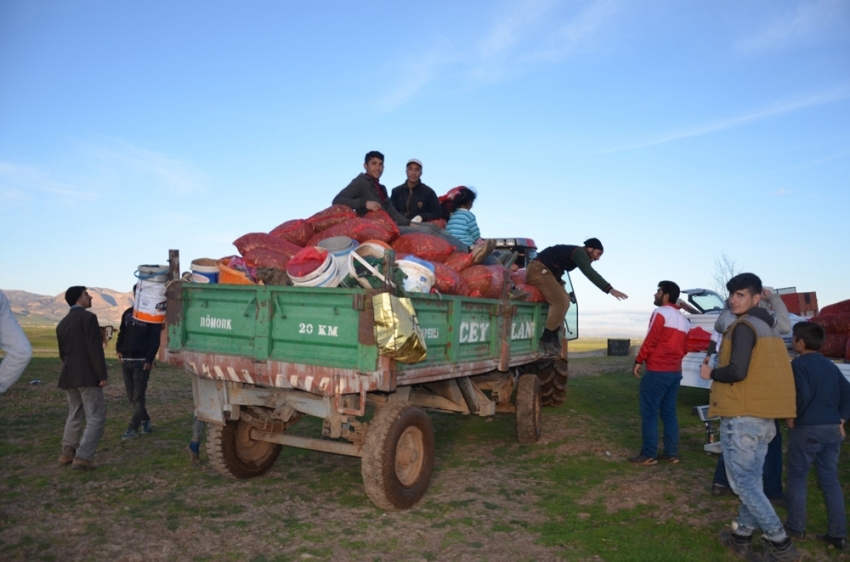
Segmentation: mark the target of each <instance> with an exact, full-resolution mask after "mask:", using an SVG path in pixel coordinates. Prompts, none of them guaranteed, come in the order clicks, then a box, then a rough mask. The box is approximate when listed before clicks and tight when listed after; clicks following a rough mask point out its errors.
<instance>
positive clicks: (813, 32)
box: [737, 0, 850, 55]
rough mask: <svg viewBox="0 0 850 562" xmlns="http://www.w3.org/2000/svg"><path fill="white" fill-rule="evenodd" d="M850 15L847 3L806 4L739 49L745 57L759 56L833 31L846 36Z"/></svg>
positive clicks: (840, 0) (827, 0)
mask: <svg viewBox="0 0 850 562" xmlns="http://www.w3.org/2000/svg"><path fill="white" fill-rule="evenodd" d="M776 5H778V6H784V5H785V4H782V3H779V4H776ZM848 12H850V4H848V3H847V2H846V1H845V0H819V1H803V2H800V3H798V4H797V6H796V8H795V9H792V10H788V11H787V12H785V13H784V14H782V15H780V16H779V17H777V18H775V19H774V20H773V21H771V22H770V23H769V24H768V25H766V26H765V27H764V28H762V29H760V30H759V31H757V32H756V33H755V34H754V35H752V36H750V37H747V38H745V39H743V40H741V41H740V42H739V43H738V45H737V46H738V49H739V51H741V52H742V53H744V54H750V55H759V54H764V53H769V52H775V51H782V50H785V49H788V48H790V47H793V46H795V45H797V44H799V43H801V42H805V41H807V40H811V39H817V38H820V37H823V36H824V35H825V34H827V32H829V31H836V32H840V33H844V34H846V33H847V32H848V27H850V25H848V18H847V14H848Z"/></svg>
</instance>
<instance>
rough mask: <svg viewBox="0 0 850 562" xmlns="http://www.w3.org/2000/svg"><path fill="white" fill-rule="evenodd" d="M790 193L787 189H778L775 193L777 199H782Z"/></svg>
mask: <svg viewBox="0 0 850 562" xmlns="http://www.w3.org/2000/svg"><path fill="white" fill-rule="evenodd" d="M788 193H789V191H788V190H787V189H777V190H776V191H774V192H773V195H774V196H775V197H782V196H783V195H788Z"/></svg>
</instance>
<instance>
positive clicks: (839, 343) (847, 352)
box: [811, 299, 850, 361]
mask: <svg viewBox="0 0 850 562" xmlns="http://www.w3.org/2000/svg"><path fill="white" fill-rule="evenodd" d="M811 321H812V322H817V323H818V324H820V325H821V326H823V329H824V330H826V340H825V341H824V342H823V347H821V348H820V352H821V354H822V355H823V356H824V357H834V358H837V359H844V360H845V361H850V299H848V300H846V301H841V302H838V303H835V304H831V305H829V306H825V307H823V308H822V309H821V310H820V312H819V313H818V315H817V316H815V317H814V318H812V319H811Z"/></svg>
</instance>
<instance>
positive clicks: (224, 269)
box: [217, 257, 256, 285]
mask: <svg viewBox="0 0 850 562" xmlns="http://www.w3.org/2000/svg"><path fill="white" fill-rule="evenodd" d="M228 262H230V258H229V257H227V258H221V259H220V260H218V262H217V263H218V271H219V274H218V282H219V284H222V285H255V284H256V283H254V282H253V281H251V280H250V279H248V276H247V275H245V274H244V273H242V272H241V271H239V270H237V269H233V268H232V267H230V266H229V265H227V263H228Z"/></svg>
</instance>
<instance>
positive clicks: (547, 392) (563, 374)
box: [537, 359, 569, 407]
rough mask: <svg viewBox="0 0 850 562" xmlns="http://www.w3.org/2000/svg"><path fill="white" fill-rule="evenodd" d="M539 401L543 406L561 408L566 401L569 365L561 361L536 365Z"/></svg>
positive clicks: (543, 362)
mask: <svg viewBox="0 0 850 562" xmlns="http://www.w3.org/2000/svg"><path fill="white" fill-rule="evenodd" d="M537 376H538V377H539V378H540V401H541V404H542V405H543V406H556V407H557V406H561V405H563V404H564V402H566V400H567V379H568V378H569V363H567V362H566V361H564V360H563V359H555V360H554V361H542V362H540V363H538V367H537Z"/></svg>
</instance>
